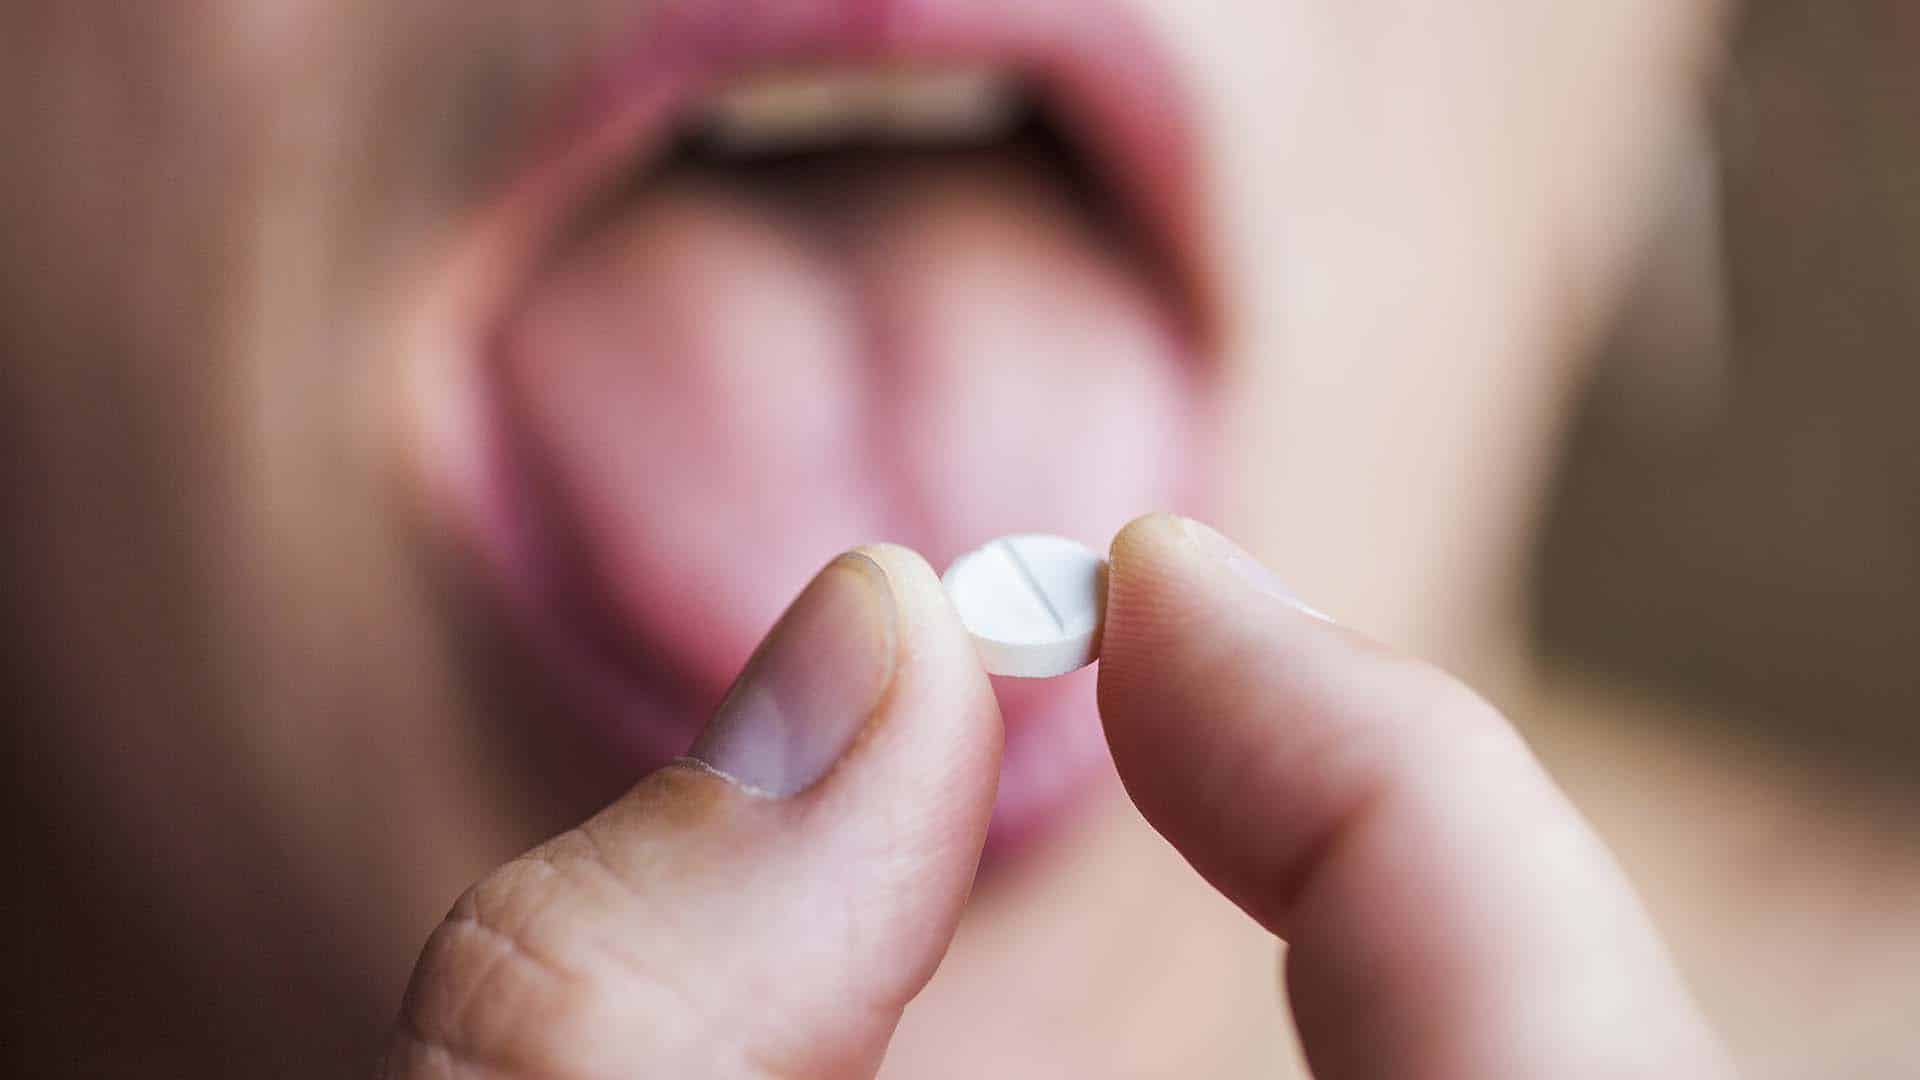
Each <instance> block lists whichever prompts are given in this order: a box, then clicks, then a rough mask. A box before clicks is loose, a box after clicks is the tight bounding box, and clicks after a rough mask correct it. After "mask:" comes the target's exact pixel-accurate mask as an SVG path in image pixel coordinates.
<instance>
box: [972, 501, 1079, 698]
mask: <svg viewBox="0 0 1920 1080" xmlns="http://www.w3.org/2000/svg"><path fill="white" fill-rule="evenodd" d="M941 581H942V582H943V583H944V584H945V585H946V587H947V595H948V596H950V597H952V598H953V606H954V607H955V608H956V609H958V610H959V612H960V621H961V623H963V624H964V625H965V626H966V628H967V632H968V633H969V634H972V635H973V642H974V645H975V646H976V647H977V648H978V649H979V650H980V660H981V663H983V664H984V665H986V669H987V670H988V671H989V672H991V673H993V674H995V675H1013V676H1016V677H1019V678H1023V679H1049V678H1052V677H1053V676H1055V675H1065V674H1066V673H1067V672H1069V671H1073V670H1075V669H1077V668H1083V667H1085V666H1087V665H1088V664H1091V663H1093V661H1094V659H1095V658H1096V657H1098V656H1099V655H1100V624H1101V621H1102V619H1103V618H1104V617H1105V615H1106V607H1107V561H1106V560H1105V559H1103V558H1101V557H1100V556H1099V555H1098V554H1097V553H1096V552H1094V551H1093V550H1092V549H1090V548H1088V547H1087V546H1086V545H1085V544H1079V543H1075V542H1074V541H1072V540H1067V539H1065V538H1063V537H1058V536H1040V535H1026V536H1005V537H1001V538H1000V539H998V540H995V541H994V542H993V543H991V544H988V545H987V546H985V547H983V548H980V549H979V550H977V551H970V552H968V553H967V554H965V555H962V556H960V557H959V558H958V559H955V560H954V563H953V565H952V566H950V567H948V568H947V573H946V576H945V577H943V578H942V579H941Z"/></svg>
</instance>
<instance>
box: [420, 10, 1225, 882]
mask: <svg viewBox="0 0 1920 1080" xmlns="http://www.w3.org/2000/svg"><path fill="white" fill-rule="evenodd" d="M762 6H765V5H763V4H759V3H758V2H757V0H739V2H738V3H733V4H724V3H716V4H714V5H711V6H708V5H701V6H700V7H701V10H702V11H705V12H707V13H708V15H709V16H712V13H713V12H725V13H729V14H725V16H724V17H720V16H713V19H717V21H712V19H710V20H709V21H705V22H701V21H699V20H696V22H695V23H694V24H689V25H669V26H656V27H655V28H654V31H653V32H651V33H649V34H647V35H645V36H644V39H643V44H642V45H641V46H640V47H639V48H638V49H637V50H636V51H635V52H634V54H633V55H631V56H628V57H624V58H621V59H620V60H619V62H617V63H616V64H614V65H613V66H612V68H611V69H610V70H611V74H610V75H609V76H608V77H607V78H604V79H601V80H598V81H596V82H595V83H594V84H593V86H594V90H593V92H592V93H590V94H589V95H588V96H587V100H588V107H587V108H586V110H585V112H584V114H583V115H584V116H585V117H586V120H585V121H584V122H583V123H576V124H572V125H567V126H565V127H564V128H563V129H562V131H561V135H562V137H561V138H559V139H558V140H557V141H556V144H555V145H554V146H553V147H550V148H549V151H550V152H549V154H548V155H547V156H546V157H545V158H543V159H541V162H540V163H539V164H538V165H537V166H536V167H535V168H533V169H531V170H529V172H528V173H527V174H526V175H525V177H524V178H523V179H522V181H521V182H520V183H518V184H517V185H516V186H515V187H513V188H512V189H510V190H509V191H508V192H507V194H506V195H505V196H504V197H503V198H501V199H500V200H498V201H497V203H496V205H495V206H493V207H492V208H491V209H490V210H489V211H488V212H486V213H484V214H482V215H481V217H480V219H479V220H478V221H477V223H476V224H475V225H474V227H473V228H472V229H471V232H470V236H469V238H468V241H467V243H466V244H465V246H464V248H463V252H462V254H461V255H460V257H459V258H457V259H456V260H455V267H454V272H453V273H452V274H450V275H449V277H448V279H447V287H446V289H445V290H444V293H443V296H442V297H441V299H442V301H443V303H442V304H441V306H440V310H441V311H443V312H444V313H449V314H447V315H446V317H445V318H444V319H440V320H436V321H435V322H436V325H438V326H439V327H440V330H439V332H438V333H439V337H438V341H437V347H430V348H429V349H427V350H426V351H427V353H428V355H430V356H431V357H433V358H434V361H435V362H433V363H430V364H429V365H427V368H426V370H427V372H428V375H429V377H428V378H427V379H425V380H423V382H422V384H421V392H422V396H423V411H424V412H425V413H427V414H428V415H429V422H428V423H427V424H426V425H425V434H426V436H427V438H426V440H425V441H426V444H427V451H428V458H429V462H428V464H429V474H430V476H429V480H430V484H431V488H430V490H431V492H432V493H434V494H436V495H437V496H438V498H437V500H436V501H438V502H439V503H440V504H441V505H442V506H443V507H444V508H446V509H447V510H448V513H447V514H445V515H443V516H444V517H445V518H447V519H448V520H451V521H453V522H455V523H456V529H457V531H459V532H461V533H462V534H464V536H465V538H466V539H467V540H469V541H471V544H470V547H471V549H472V550H473V552H474V553H475V555H476V561H477V563H478V564H479V565H480V566H481V567H482V572H483V576H485V577H486V578H488V579H489V580H490V581H491V582H492V583H493V584H494V585H496V586H498V588H497V590H495V591H497V593H498V594H499V595H500V596H501V597H502V598H503V599H504V601H505V606H506V609H507V614H508V617H509V621H510V622H511V623H513V624H515V625H517V626H518V627H519V628H520V630H522V631H523V632H524V633H523V635H522V636H524V638H525V639H526V640H527V642H528V643H529V647H530V655H532V656H533V657H535V662H536V665H537V666H538V667H540V668H541V669H542V670H543V671H544V672H545V676H544V677H545V678H546V679H547V680H548V681H550V682H551V683H552V684H553V685H554V686H555V687H556V695H557V696H558V698H559V699H560V700H562V701H564V702H565V703H566V704H565V707H564V710H563V711H565V712H567V713H569V714H572V715H576V716H577V717H578V718H579V719H580V720H581V721H582V722H584V723H585V724H586V726H587V727H588V728H589V729H591V730H593V731H596V732H598V733H599V735H600V737H601V738H602V739H603V741H604V745H605V746H606V747H607V749H608V751H609V760H611V761H614V762H617V763H620V764H619V765H618V767H619V768H621V769H625V770H628V771H629V772H638V771H644V770H645V769H646V768H650V767H652V766H653V765H657V764H659V763H661V762H663V761H665V760H667V759H670V758H671V757H673V756H674V755H676V754H678V753H681V752H683V751H684V750H685V748H686V746H687V745H688V744H689V743H690V742H691V741H692V738H693V736H694V735H695V734H696V733H697V730H698V727H699V725H700V723H701V722H702V721H703V720H704V718H705V716H706V715H707V712H708V710H709V709H710V708H711V706H712V705H714V704H716V703H717V702H718V700H719V698H720V696H721V695H722V694H723V693H724V691H725V689H726V686H727V684H728V682H729V681H730V680H731V678H732V676H733V674H734V672H736V671H737V670H738V668H739V666H740V665H741V664H742V663H743V662H744V661H745V659H746V657H747V655H748V654H749V653H750V652H751V650H752V648H753V646H754V645H755V644H756V643H757V642H758V640H759V638H760V637H761V635H762V634H763V633H764V632H765V631H766V629H767V628H768V627H769V626H770V625H771V624H772V622H773V621H774V619H775V618H777V616H778V614H779V612H780V609H781V608H782V607H783V606H784V605H785V603H786V601H787V600H789V599H790V598H791V597H792V596H793V595H795V594H796V593H797V591H798V590H799V589H800V587H801V586H803V585H804V583H805V581H806V580H807V579H808V578H809V577H810V576H811V575H812V573H813V572H814V571H815V570H816V569H818V567H819V566H821V565H824V564H825V563H826V562H827V561H828V560H829V559H830V558H832V557H833V556H834V555H835V554H836V553H838V552H839V551H842V550H845V549H846V548H849V547H852V546H855V545H858V544H861V543H866V542H871V541H875V540H893V541H898V542H902V543H905V544H907V545H908V546H910V547H913V548H915V549H917V550H919V551H921V552H922V553H923V554H925V555H926V556H927V557H928V559H929V560H930V561H931V562H933V564H934V565H935V567H936V568H938V567H939V566H941V565H942V564H943V562H944V561H945V560H947V559H950V558H952V557H953V556H956V555H958V554H959V553H960V552H962V551H965V550H968V549H970V548H971V547H973V546H976V545H977V544H978V543H979V541H980V539H981V538H982V537H988V536H993V535H1000V534H1005V533H1013V532H1029V531H1037V532H1051V533H1058V534H1063V535H1068V536H1076V537H1079V538H1080V539H1082V540H1084V541H1086V542H1088V543H1091V544H1094V545H1096V546H1103V545H1104V543H1105V541H1106V540H1107V539H1108V538H1109V537H1110V536H1111V535H1112V534H1113V532H1114V531H1115V530H1117V528H1118V527H1119V526H1120V525H1121V524H1123V523H1124V522H1125V521H1126V520H1128V519H1130V518H1132V517H1133V516H1136V515H1137V514H1139V513H1143V512H1146V511H1149V510H1154V509H1163V508H1174V509H1184V510H1187V511H1189V512H1198V511H1203V509H1204V503H1205V501H1206V499H1207V497H1208V495H1209V494H1210V493H1209V491H1208V490H1207V487H1206V478H1207V477H1208V476H1210V474H1211V472H1212V470H1211V469H1210V468H1208V467H1207V465H1208V462H1207V454H1208V453H1209V452H1210V450H1211V440H1210V438H1208V422H1209V420H1210V414H1209V409H1208V391H1209V383H1208V378H1207V377H1208V375H1209V374H1210V372H1209V365H1208V364H1207V363H1206V361H1207V360H1209V359H1210V358H1211V354H1212V352H1213V347H1214V342H1213V339H1214V336H1215V335H1214V326H1215V322H1216V320H1215V313H1214V310H1213V305H1212V302H1211V296H1212V291H1211V289H1210V287H1209V283H1210V275H1209V274H1208V273H1206V272H1205V268H1206V267H1207V265H1208V257H1207V254H1208V253H1207V251H1206V246H1207V245H1206V239H1207V238H1206V235H1205V230H1204V229H1202V228H1201V227H1200V223H1201V220H1202V218H1201V214H1200V212H1199V206H1200V200H1199V198H1198V191H1197V189H1198V186H1199V185H1198V183H1197V177H1198V167H1197V162H1196V160H1195V155H1194V153H1193V151H1192V138H1191V135H1190V128H1189V123H1188V121H1189V117H1188V116H1187V114H1186V109H1185V105H1184V95H1183V94H1182V93H1180V92H1179V90H1178V87H1177V85H1176V82H1175V80H1174V78H1173V75H1172V72H1171V68H1170V66H1169V65H1168V64H1167V62H1166V61H1165V58H1164V57H1163V56H1162V54H1161V53H1160V52H1159V51H1158V49H1157V47H1156V46H1155V44H1154V42H1153V41H1152V39H1151V37H1150V36H1149V35H1147V34H1145V33H1144V32H1143V31H1142V29H1141V28H1140V26H1139V25H1138V24H1137V23H1135V22H1133V21H1131V20H1130V19H1129V18H1127V17H1126V16H1125V15H1124V14H1121V13H1118V12H1115V11H1112V10H1109V9H1107V8H1106V7H1105V6H1104V5H1103V4H1102V3H1101V0H1073V2H1068V0H1061V2H1060V3H1057V4H1046V5H1038V4H1032V3H1031V2H1030V0H1021V2H1018V3H1015V2H1011V0H1009V2H1008V3H1006V4H1004V5H1002V4H997V3H981V4H976V5H912V4H891V3H879V2H873V0H867V2H861V3H854V2H852V0H848V2H845V3H838V2H831V0H821V3H820V4H818V5H816V6H815V7H817V9H818V10H817V11H815V10H814V7H809V8H808V9H807V10H808V11H810V12H813V15H812V16H810V18H812V20H813V21H811V22H809V21H808V20H807V19H805V18H803V19H801V20H799V23H798V24H796V23H795V22H794V21H793V20H788V21H786V22H783V23H780V25H778V26H777V27H776V28H775V29H774V30H761V29H755V27H756V25H757V24H756V20H755V19H754V18H753V17H752V16H753V15H754V11H755V10H757V9H758V8H759V7H762ZM774 6H776V7H777V6H778V5H774ZM749 9H754V10H749ZM769 10H771V9H769ZM882 16H884V17H882ZM776 21H778V20H776ZM996 687H997V689H998V690H999V691H1000V698H1001V705H1002V712H1003V715H1004V717H1005V720H1006V724H1007V757H1006V760H1005V765H1004V769H1003V776H1002V786H1001V806H1000V810H999V814H998V816H997V818H996V825H995V837H996V839H995V847H996V848H1004V847H1006V846H1007V845H1008V843H1009V842H1010V841H1011V840H1012V839H1014V838H1020V837H1024V836H1028V835H1031V834H1033V833H1035V832H1037V831H1039V830H1040V829H1041V828H1042V827H1043V826H1044V825H1045V824H1046V823H1048V822H1049V821H1051V820H1053V819H1055V818H1057V817H1058V816H1059V815H1060V812H1061V810H1062V809H1063V808H1064V807H1066V806H1068V805H1071V804H1072V803H1074V802H1075V801H1076V798H1077V796H1078V794H1079V793H1082V792H1085V791H1086V790H1088V789H1089V788H1090V786H1091V785H1092V783H1093V781H1095V780H1097V779H1098V778H1099V777H1101V776H1102V775H1105V774H1106V773H1107V772H1108V771H1109V769H1110V766H1108V765H1107V763H1106V758H1105V744H1104V738H1103V737H1102V736H1101V734H1100V730H1099V726H1098V722H1097V717H1096V716H1095V714H1094V707H1093V682H1092V677H1091V676H1090V675H1089V674H1087V673H1082V675H1080V676H1077V677H1074V678H1069V679H1063V680H1055V681H1051V682H1047V683H1039V684H1024V683H1017V682H1016V683H1001V682H997V683H996Z"/></svg>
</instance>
